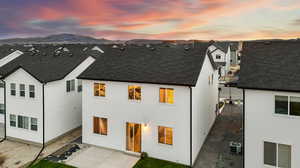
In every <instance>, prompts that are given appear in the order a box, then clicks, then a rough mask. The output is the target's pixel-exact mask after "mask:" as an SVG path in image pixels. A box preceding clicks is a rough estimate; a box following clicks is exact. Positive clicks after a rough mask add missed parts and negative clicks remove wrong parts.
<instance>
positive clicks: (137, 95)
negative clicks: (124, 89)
mask: <svg viewBox="0 0 300 168" xmlns="http://www.w3.org/2000/svg"><path fill="white" fill-rule="evenodd" d="M128 99H130V100H141V99H142V89H141V87H140V86H128Z"/></svg>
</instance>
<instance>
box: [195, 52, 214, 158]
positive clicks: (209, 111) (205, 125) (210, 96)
mask: <svg viewBox="0 0 300 168" xmlns="http://www.w3.org/2000/svg"><path fill="white" fill-rule="evenodd" d="M212 74H214V75H213V76H214V79H213V84H209V82H208V81H209V80H208V78H209V76H210V78H211V76H212ZM192 89H193V98H192V103H193V105H192V107H193V114H192V118H193V133H192V136H193V154H192V156H193V163H194V161H195V159H196V157H197V155H198V153H199V151H200V149H201V147H202V145H203V143H204V141H205V138H206V136H207V135H208V133H209V131H210V129H211V127H212V125H213V123H214V121H215V118H216V113H215V110H216V104H217V103H218V75H217V71H215V70H214V69H213V67H212V65H211V63H210V61H209V58H208V57H207V56H206V58H205V60H204V63H203V66H202V70H201V73H200V76H199V78H198V81H197V84H196V87H194V88H192Z"/></svg>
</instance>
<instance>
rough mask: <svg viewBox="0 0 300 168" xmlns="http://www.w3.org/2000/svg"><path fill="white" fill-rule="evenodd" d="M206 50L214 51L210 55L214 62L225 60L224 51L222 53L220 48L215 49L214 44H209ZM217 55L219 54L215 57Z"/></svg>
mask: <svg viewBox="0 0 300 168" xmlns="http://www.w3.org/2000/svg"><path fill="white" fill-rule="evenodd" d="M208 50H209V51H210V52H212V51H214V52H213V53H212V54H211V55H212V57H213V59H214V61H215V62H226V53H224V52H223V51H222V50H220V49H217V48H216V47H215V46H214V45H211V46H210V47H209V48H208ZM217 55H220V56H221V58H220V59H217Z"/></svg>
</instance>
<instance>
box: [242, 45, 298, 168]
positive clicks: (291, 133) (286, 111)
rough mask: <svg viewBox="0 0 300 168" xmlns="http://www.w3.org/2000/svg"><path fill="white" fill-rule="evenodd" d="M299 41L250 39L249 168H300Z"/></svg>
mask: <svg viewBox="0 0 300 168" xmlns="http://www.w3.org/2000/svg"><path fill="white" fill-rule="evenodd" d="M299 46H300V42H299V41H269V42H247V43H245V44H244V47H243V56H242V62H241V71H240V81H239V84H238V86H239V87H240V88H242V89H243V90H244V115H245V121H244V123H245V127H244V128H245V130H244V131H245V132H244V133H245V149H244V150H245V156H244V157H245V168H254V167H257V168H258V167H268V168H276V167H284V168H298V167H300V159H298V157H299V156H300V143H299V142H300V134H299V133H298V132H299V128H300V73H299V67H300V47H299Z"/></svg>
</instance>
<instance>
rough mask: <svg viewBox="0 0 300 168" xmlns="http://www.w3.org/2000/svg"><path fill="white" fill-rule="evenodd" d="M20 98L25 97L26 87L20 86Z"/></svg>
mask: <svg viewBox="0 0 300 168" xmlns="http://www.w3.org/2000/svg"><path fill="white" fill-rule="evenodd" d="M20 96H21V97H25V85H24V84H20Z"/></svg>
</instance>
